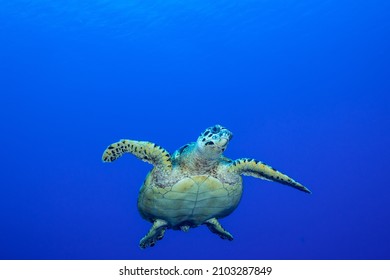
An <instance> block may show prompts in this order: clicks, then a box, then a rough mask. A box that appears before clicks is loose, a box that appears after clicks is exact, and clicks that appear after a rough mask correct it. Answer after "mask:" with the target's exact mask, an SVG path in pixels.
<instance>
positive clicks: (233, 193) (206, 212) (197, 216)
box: [102, 125, 310, 248]
mask: <svg viewBox="0 0 390 280" xmlns="http://www.w3.org/2000/svg"><path fill="white" fill-rule="evenodd" d="M232 136H233V134H232V133H231V132H230V131H229V130H227V129H226V128H224V127H222V126H220V125H215V126H213V127H209V128H207V129H206V130H205V131H204V132H203V133H202V134H201V135H200V136H199V138H198V139H197V141H196V142H193V143H190V144H187V145H185V146H183V147H181V148H180V149H179V150H177V151H176V152H174V153H173V154H172V155H170V154H169V153H168V152H167V151H166V150H165V149H163V148H161V147H160V146H157V145H156V144H153V143H150V142H145V141H133V140H120V141H119V142H116V143H113V144H111V145H110V146H108V148H107V149H106V150H105V151H104V153H103V157H102V159H103V161H104V162H112V161H114V160H116V159H117V158H119V157H120V156H122V155H123V154H124V153H131V154H133V155H135V156H136V157H137V158H139V159H141V160H143V161H146V162H149V163H151V164H153V166H154V168H153V169H152V170H151V172H149V174H148V175H147V176H146V179H145V182H144V183H143V185H142V187H141V189H140V191H139V197H138V210H139V212H140V214H141V216H142V217H143V218H144V219H145V220H147V221H149V222H151V223H153V226H152V228H151V229H150V230H149V232H148V233H147V234H146V236H145V237H144V238H142V239H141V241H140V247H141V248H146V247H148V246H154V245H155V243H156V242H157V241H158V240H160V239H162V238H163V237H164V233H165V230H166V229H174V230H178V229H180V230H182V231H188V230H189V229H190V228H194V227H197V226H200V225H206V226H207V227H208V228H209V229H210V231H211V232H213V233H215V234H217V235H219V236H220V237H221V238H223V239H228V240H232V239H233V236H232V235H231V234H230V233H229V232H227V231H226V230H225V229H223V228H222V226H221V224H220V223H219V221H218V219H221V218H224V217H226V216H228V215H229V214H231V213H232V212H233V211H234V210H235V209H236V208H237V206H238V204H239V202H240V199H241V195H242V178H241V175H247V176H253V177H256V178H261V179H266V180H271V181H275V182H278V183H281V184H285V185H288V186H291V187H293V188H296V189H298V190H300V191H303V192H306V193H310V191H309V190H308V189H307V188H305V187H304V186H303V185H301V184H300V183H298V182H296V181H294V180H293V179H291V178H290V177H288V176H287V175H284V174H283V173H281V172H279V171H277V170H276V169H274V168H272V167H270V166H268V165H266V164H264V163H262V162H260V161H257V160H254V159H248V158H241V159H237V160H231V159H228V158H226V157H224V156H223V155H222V153H223V152H224V151H225V150H226V148H227V145H228V143H229V141H230V140H231V139H232Z"/></svg>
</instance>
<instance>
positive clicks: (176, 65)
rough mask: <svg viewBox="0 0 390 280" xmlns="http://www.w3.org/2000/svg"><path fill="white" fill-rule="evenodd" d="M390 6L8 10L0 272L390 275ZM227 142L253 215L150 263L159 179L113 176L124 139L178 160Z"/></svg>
mask: <svg viewBox="0 0 390 280" xmlns="http://www.w3.org/2000/svg"><path fill="white" fill-rule="evenodd" d="M389 35H390V2H389V1H384V0H373V1H356V0H354V1H352V0H341V1H335V0H316V1H307V0H306V1H297V0H294V1H293V0H283V1H282V0H272V1H271V0H259V1H254V0H241V1H236V0H233V1H220V0H217V1H203V0H200V1H194V0H189V1H173V0H165V1H160V0H157V1H140V0H137V1H136V0H129V1H108V0H95V1H91V0H88V1H76V0H71V1H62V0H59V1H47V0H36V1H28V0H14V1H4V0H0V102H1V103H0V104H1V110H0V120H1V121H0V129H1V137H0V144H1V147H2V149H1V155H2V157H1V158H2V160H1V168H0V170H1V171H0V233H1V234H0V259H390V223H389V220H390V206H389V201H390V184H389V182H388V170H389V167H390V166H389V156H390V149H389V144H390V135H389V130H390V117H389V112H390V97H389V94H390V79H389V73H390V72H389V65H390V53H389V50H390V40H389V39H390V38H389ZM217 123H218V124H221V125H224V126H226V127H228V128H229V129H230V130H231V131H232V132H233V133H234V138H233V140H232V142H231V143H230V145H229V147H228V149H227V151H226V153H225V155H226V156H228V157H230V158H233V159H236V158H240V157H253V158H256V159H258V160H262V161H264V162H266V163H268V164H270V165H272V166H274V167H276V168H277V169H279V170H281V171H282V172H284V173H286V174H288V175H290V176H291V177H293V178H294V179H296V180H298V181H300V182H302V183H303V184H304V185H306V186H307V187H308V188H310V189H311V191H312V192H313V193H312V194H311V195H308V194H305V193H302V192H299V191H297V190H294V189H292V188H288V187H286V186H283V185H280V184H277V183H273V182H268V181H263V180H260V179H255V178H250V177H245V178H244V194H243V198H242V201H241V204H240V205H239V207H238V208H237V209H236V211H235V212H234V213H233V214H232V215H230V216H229V217H227V218H225V219H223V220H221V223H222V224H223V226H224V227H225V228H226V229H227V230H229V231H230V232H231V233H232V234H233V235H234V237H235V239H234V240H233V241H231V242H229V241H225V240H221V239H220V238H218V236H216V235H214V234H212V233H210V232H209V230H208V229H207V228H206V227H199V228H196V229H191V230H190V231H189V232H188V233H183V232H179V231H172V230H169V231H167V232H166V235H165V238H164V239H163V240H162V241H160V242H158V243H157V245H156V246H155V247H153V248H148V249H146V250H141V249H139V248H138V242H139V239H140V238H142V237H143V236H144V235H145V234H146V232H147V231H148V230H149V228H150V226H151V225H150V223H148V222H147V221H144V220H142V218H141V217H140V216H139V214H138V211H137V204H136V203H137V195H138V190H139V188H140V186H141V184H142V182H143V180H144V177H145V175H146V174H147V172H148V171H149V170H150V168H151V166H150V165H148V164H147V163H144V162H141V161H139V160H137V159H136V158H135V157H132V156H124V157H123V158H121V159H120V160H118V161H117V162H115V163H113V164H103V163H102V162H101V155H102V152H103V151H104V149H105V148H106V147H107V145H109V144H110V143H112V142H115V141H117V140H119V139H121V138H128V139H134V140H149V141H152V142H155V143H157V144H159V145H161V146H163V147H164V148H166V149H167V150H168V151H170V152H173V151H174V150H175V149H177V148H179V147H180V146H182V145H184V144H186V143H188V142H191V141H194V140H196V138H197V137H198V135H199V134H200V133H201V132H202V131H203V130H204V129H205V128H206V127H208V126H211V125H214V124H217Z"/></svg>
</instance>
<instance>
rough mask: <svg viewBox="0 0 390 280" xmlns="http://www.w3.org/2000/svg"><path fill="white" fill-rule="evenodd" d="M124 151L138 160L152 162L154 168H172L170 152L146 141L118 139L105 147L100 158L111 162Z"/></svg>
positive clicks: (168, 169)
mask: <svg viewBox="0 0 390 280" xmlns="http://www.w3.org/2000/svg"><path fill="white" fill-rule="evenodd" d="M125 153H130V154H133V155H135V156H136V157H137V158H139V159H140V160H143V161H146V162H148V163H150V164H153V165H154V166H155V167H156V168H161V169H163V170H167V171H170V170H171V169H172V162H171V156H170V154H169V153H168V152H167V151H166V150H165V149H164V148H162V147H160V146H158V145H156V144H154V143H151V142H147V141H134V140H126V139H123V140H120V141H118V142H116V143H113V144H111V145H110V146H108V147H107V149H106V150H105V151H104V153H103V156H102V160H103V161H104V162H112V161H114V160H116V159H117V158H119V157H121V156H122V155H123V154H125Z"/></svg>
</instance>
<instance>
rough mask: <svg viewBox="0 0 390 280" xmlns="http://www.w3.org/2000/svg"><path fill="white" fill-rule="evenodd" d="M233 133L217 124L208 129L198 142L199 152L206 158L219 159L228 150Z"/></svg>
mask: <svg viewBox="0 0 390 280" xmlns="http://www.w3.org/2000/svg"><path fill="white" fill-rule="evenodd" d="M232 137H233V133H231V132H230V131H229V130H228V129H226V128H224V127H223V126H221V125H219V124H217V125H214V126H212V127H209V128H207V129H206V130H205V131H204V132H203V133H202V134H201V135H200V136H199V137H198V140H197V141H196V145H197V150H198V152H200V153H201V154H202V156H204V157H206V158H218V157H220V155H221V154H222V153H223V152H224V151H225V150H226V148H227V146H228V144H229V141H230V140H231V139H232Z"/></svg>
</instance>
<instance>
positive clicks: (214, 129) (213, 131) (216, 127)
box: [211, 126, 221, 133]
mask: <svg viewBox="0 0 390 280" xmlns="http://www.w3.org/2000/svg"><path fill="white" fill-rule="evenodd" d="M220 130H221V128H220V127H219V126H213V128H212V129H211V132H212V133H218V132H219V131H220Z"/></svg>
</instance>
